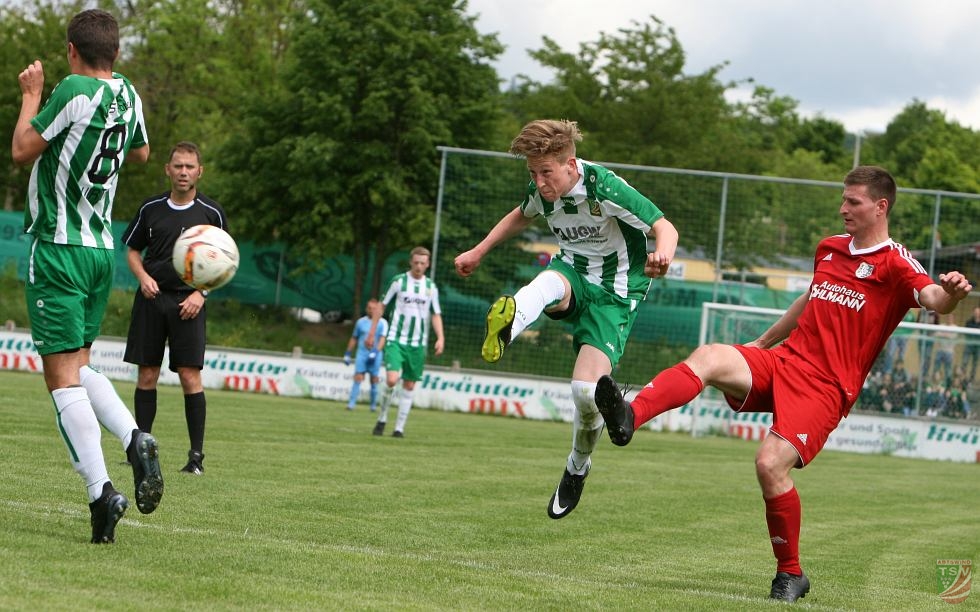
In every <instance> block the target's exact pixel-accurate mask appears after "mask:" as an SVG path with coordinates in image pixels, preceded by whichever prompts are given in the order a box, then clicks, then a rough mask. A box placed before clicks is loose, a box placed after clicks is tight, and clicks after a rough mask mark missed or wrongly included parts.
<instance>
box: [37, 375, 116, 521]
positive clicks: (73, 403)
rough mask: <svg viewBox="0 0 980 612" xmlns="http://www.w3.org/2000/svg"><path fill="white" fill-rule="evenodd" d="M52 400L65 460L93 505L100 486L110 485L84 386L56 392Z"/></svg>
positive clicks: (96, 426)
mask: <svg viewBox="0 0 980 612" xmlns="http://www.w3.org/2000/svg"><path fill="white" fill-rule="evenodd" d="M51 398H52V399H53V400H54V406H55V410H56V411H57V421H58V430H59V431H60V432H61V437H62V439H63V440H64V441H65V446H67V447H68V458H69V459H70V460H71V465H72V467H73V468H75V471H76V472H78V474H79V475H80V476H81V477H82V480H84V481H85V487H86V489H88V501H89V503H92V502H94V501H95V500H97V499H99V498H100V497H102V485H104V484H105V483H107V482H109V473H108V471H107V470H106V467H105V457H103V456H102V429H101V428H100V427H99V421H98V419H97V418H96V417H95V412H93V410H92V404H91V403H90V402H89V398H88V393H86V391H85V389H84V387H68V388H67V389H55V390H54V391H52V392H51Z"/></svg>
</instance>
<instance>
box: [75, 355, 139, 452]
mask: <svg viewBox="0 0 980 612" xmlns="http://www.w3.org/2000/svg"><path fill="white" fill-rule="evenodd" d="M78 377H79V379H80V380H81V382H82V386H83V387H85V390H86V391H87V392H88V398H89V401H90V402H91V403H92V411H93V412H94V413H95V417H96V418H97V419H99V422H100V423H102V425H104V426H105V428H106V429H108V430H109V431H111V432H112V433H113V435H115V436H116V437H117V438H119V439H120V440H121V441H122V446H123V450H126V449H127V448H129V442H130V439H131V438H132V437H133V430H134V429H137V426H136V419H134V418H133V415H132V413H131V412H130V411H129V408H127V407H126V404H124V403H123V401H122V400H121V399H120V398H119V394H118V393H116V388H115V387H113V386H112V383H111V382H109V379H108V378H106V376H105V374H103V373H102V372H99V371H98V370H93V369H92V368H90V367H89V366H82V367H81V368H79V370H78Z"/></svg>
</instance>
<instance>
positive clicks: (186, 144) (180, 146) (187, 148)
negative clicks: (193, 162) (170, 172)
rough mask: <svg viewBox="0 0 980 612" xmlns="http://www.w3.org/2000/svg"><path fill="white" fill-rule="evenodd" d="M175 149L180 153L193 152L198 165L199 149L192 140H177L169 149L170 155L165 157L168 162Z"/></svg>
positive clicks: (199, 161) (199, 160)
mask: <svg viewBox="0 0 980 612" xmlns="http://www.w3.org/2000/svg"><path fill="white" fill-rule="evenodd" d="M177 151H180V152H182V153H193V154H194V155H195V156H196V157H197V163H198V165H200V163H201V149H200V148H199V147H198V146H197V145H196V144H194V143H193V142H191V141H189V140H181V141H180V142H178V143H177V144H175V145H174V146H173V147H172V148H171V149H170V156H169V157H168V158H167V161H168V162H170V161H171V160H173V158H174V153H176V152H177Z"/></svg>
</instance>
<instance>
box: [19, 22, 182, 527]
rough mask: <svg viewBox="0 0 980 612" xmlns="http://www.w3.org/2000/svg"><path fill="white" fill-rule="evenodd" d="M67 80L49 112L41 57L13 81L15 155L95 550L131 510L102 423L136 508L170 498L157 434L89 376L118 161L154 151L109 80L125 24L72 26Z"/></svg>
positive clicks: (42, 322)
mask: <svg viewBox="0 0 980 612" xmlns="http://www.w3.org/2000/svg"><path fill="white" fill-rule="evenodd" d="M67 34H68V36H67V38H68V65H69V66H70V67H71V74H70V75H68V76H67V77H65V78H64V79H63V80H62V81H61V82H60V83H58V85H57V86H56V87H55V88H54V90H53V91H52V92H51V96H50V97H49V98H48V101H47V102H46V103H45V105H44V108H42V109H41V110H40V112H38V109H39V108H40V106H41V92H42V90H43V88H44V70H43V68H42V66H41V62H40V61H38V60H35V61H34V62H33V63H32V64H31V65H30V66H28V67H27V68H26V69H25V70H24V71H23V72H21V73H20V75H19V77H18V79H19V81H20V89H21V93H22V96H23V97H22V102H21V109H20V116H19V117H18V119H17V126H16V127H15V128H14V134H13V140H12V143H11V154H12V158H13V160H14V162H15V163H18V164H26V163H30V162H34V168H33V169H32V171H31V178H30V186H29V189H28V199H27V210H26V211H25V215H24V217H25V218H24V225H25V231H26V232H27V233H28V234H30V235H31V236H32V238H33V240H32V241H31V244H30V254H29V256H30V260H29V269H28V274H27V287H26V296H27V308H28V315H29V317H30V323H31V335H32V337H33V340H34V345H35V347H36V348H37V352H38V353H39V354H40V355H41V360H42V363H43V365H44V381H45V384H46V385H47V387H48V391H50V393H51V398H52V400H53V402H54V406H55V412H56V419H57V423H58V430H59V431H60V432H61V435H62V438H63V440H64V441H65V444H66V445H67V447H68V455H69V458H70V460H71V463H72V466H73V467H74V468H75V470H76V471H77V472H78V473H79V475H81V477H82V478H83V479H84V480H85V486H86V488H87V491H88V498H89V502H90V503H89V511H90V515H91V524H92V542H93V543H100V542H112V541H114V539H115V528H116V524H117V523H118V522H119V519H120V518H122V515H123V513H124V512H125V511H126V508H127V507H128V505H129V501H128V500H127V499H126V497H125V496H124V495H123V494H122V493H119V492H118V491H117V490H116V489H115V488H114V487H113V486H112V482H111V481H110V479H109V475H108V470H107V469H106V465H105V458H104V457H103V455H102V446H101V437H102V436H101V434H102V432H101V429H100V428H99V424H100V423H101V424H102V425H104V426H105V427H106V429H108V430H109V431H111V432H112V433H113V434H115V435H116V437H118V438H119V439H120V440H121V441H122V445H123V448H124V449H126V452H127V455H128V457H129V460H130V463H131V464H132V467H133V477H134V480H135V484H136V505H137V507H138V508H139V509H140V511H142V512H144V513H148V512H152V511H153V510H155V509H156V507H157V505H158V504H159V503H160V498H161V496H162V495H163V478H162V477H161V475H160V464H159V461H158V459H157V443H156V440H154V439H153V437H152V436H151V435H149V434H147V433H144V432H141V431H139V430H138V429H137V428H136V421H135V420H134V419H133V416H132V414H130V412H129V410H128V409H127V408H126V406H125V405H124V404H123V403H122V400H120V399H119V396H118V395H117V394H116V391H115V389H114V388H113V386H112V383H110V382H109V380H108V379H107V378H106V377H105V376H104V375H103V374H102V373H101V372H97V371H95V370H93V369H92V368H90V367H89V365H88V364H89V352H90V348H91V346H92V342H93V341H94V340H95V338H96V337H98V335H99V330H100V327H101V325H102V317H103V314H104V312H105V306H106V302H107V300H108V298H109V292H110V290H111V289H112V279H113V272H114V265H115V256H114V253H113V248H114V245H113V239H112V201H113V197H114V196H115V192H116V185H117V181H118V179H119V168H120V167H121V166H122V164H123V161H125V160H132V161H136V162H146V160H147V159H148V157H149V154H150V147H149V144H148V142H147V137H146V128H145V125H144V121H143V109H142V102H141V101H140V98H139V95H138V94H137V93H136V90H135V89H134V88H133V86H132V84H131V83H130V82H129V81H128V80H127V79H126V77H124V76H122V75H120V74H116V73H114V72H113V71H112V67H113V64H114V63H115V60H116V57H118V55H119V26H118V24H117V23H116V20H115V18H114V17H113V16H112V15H110V14H109V13H107V12H105V11H101V10H88V11H82V12H80V13H78V14H77V15H75V16H74V17H73V18H72V20H71V22H70V23H69V24H68V30H67Z"/></svg>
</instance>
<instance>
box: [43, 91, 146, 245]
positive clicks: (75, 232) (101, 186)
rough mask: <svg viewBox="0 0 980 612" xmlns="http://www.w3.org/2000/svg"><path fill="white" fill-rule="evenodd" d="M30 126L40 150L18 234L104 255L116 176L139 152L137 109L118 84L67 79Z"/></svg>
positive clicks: (142, 131) (135, 97)
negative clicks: (135, 150) (43, 144)
mask: <svg viewBox="0 0 980 612" xmlns="http://www.w3.org/2000/svg"><path fill="white" fill-rule="evenodd" d="M31 125H33V126H34V129H36V130H37V131H38V133H40V134H41V137H42V138H44V140H46V141H47V142H48V147H47V149H45V150H44V152H43V153H41V156H40V157H39V158H38V159H37V161H35V162H34V168H33V169H32V170H31V179H30V184H29V185H28V193H27V207H26V210H25V211H24V230H25V231H26V232H27V233H29V234H33V235H34V236H35V237H37V239H39V240H43V241H45V242H54V243H56V244H73V245H80V246H87V247H96V248H102V249H112V248H113V240H112V201H113V198H114V197H115V195H116V186H117V184H118V179H119V168H120V167H121V166H122V164H123V161H124V160H125V159H126V155H127V154H128V153H129V150H130V148H132V147H137V148H138V147H141V146H143V145H145V144H147V137H146V126H145V123H144V120H143V103H142V101H141V100H140V97H139V94H137V93H136V89H134V88H133V85H132V83H130V82H129V80H128V79H126V77H124V76H122V75H120V74H115V73H113V78H111V79H97V78H93V77H88V76H83V75H80V74H70V75H68V76H67V77H65V78H64V79H62V80H61V82H60V83H58V85H57V86H55V88H54V90H53V91H52V92H51V97H50V98H48V101H47V102H46V103H45V104H44V107H43V108H42V109H41V112H39V113H38V115H37V116H36V117H34V118H33V119H32V120H31Z"/></svg>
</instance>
